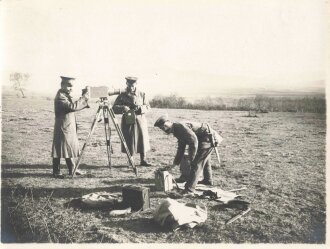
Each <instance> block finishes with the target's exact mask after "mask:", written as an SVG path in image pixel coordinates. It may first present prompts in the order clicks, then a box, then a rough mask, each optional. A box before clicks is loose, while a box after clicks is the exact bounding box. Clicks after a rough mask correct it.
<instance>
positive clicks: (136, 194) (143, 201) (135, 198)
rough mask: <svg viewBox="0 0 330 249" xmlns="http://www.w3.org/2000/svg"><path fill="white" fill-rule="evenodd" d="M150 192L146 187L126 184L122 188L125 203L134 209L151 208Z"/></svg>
mask: <svg viewBox="0 0 330 249" xmlns="http://www.w3.org/2000/svg"><path fill="white" fill-rule="evenodd" d="M149 192H150V190H149V188H146V187H141V186H133V185H126V186H124V187H123V189H122V194H123V205H124V206H125V207H131V208H132V211H139V210H146V209H148V208H150V199H149Z"/></svg>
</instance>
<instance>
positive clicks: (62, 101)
mask: <svg viewBox="0 0 330 249" xmlns="http://www.w3.org/2000/svg"><path fill="white" fill-rule="evenodd" d="M55 104H56V105H57V109H60V110H62V111H64V112H75V111H80V110H82V109H84V108H86V107H87V106H88V97H86V96H84V95H83V96H82V97H80V98H79V99H78V100H76V101H75V102H71V101H69V99H68V98H67V97H66V96H65V95H63V94H60V95H59V96H58V98H57V99H56V102H55Z"/></svg>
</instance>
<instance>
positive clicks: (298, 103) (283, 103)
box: [150, 94, 326, 113]
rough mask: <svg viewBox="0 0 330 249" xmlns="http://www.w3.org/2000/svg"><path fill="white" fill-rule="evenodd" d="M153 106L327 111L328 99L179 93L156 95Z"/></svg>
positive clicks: (200, 108) (264, 110)
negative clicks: (231, 98)
mask: <svg viewBox="0 0 330 249" xmlns="http://www.w3.org/2000/svg"><path fill="white" fill-rule="evenodd" d="M150 105H151V107H154V108H169V109H197V110H231V111H256V112H311V113H325V112H326V100H325V97H323V96H301V97H269V96H265V95H256V96H255V97H244V98H239V99H235V101H232V103H227V104H226V103H225V102H224V101H223V99H222V98H221V97H203V98H200V99H196V100H194V101H187V100H186V99H185V98H184V97H181V96H178V95H177V94H171V95H166V96H165V95H156V96H155V97H154V98H152V99H151V100H150Z"/></svg>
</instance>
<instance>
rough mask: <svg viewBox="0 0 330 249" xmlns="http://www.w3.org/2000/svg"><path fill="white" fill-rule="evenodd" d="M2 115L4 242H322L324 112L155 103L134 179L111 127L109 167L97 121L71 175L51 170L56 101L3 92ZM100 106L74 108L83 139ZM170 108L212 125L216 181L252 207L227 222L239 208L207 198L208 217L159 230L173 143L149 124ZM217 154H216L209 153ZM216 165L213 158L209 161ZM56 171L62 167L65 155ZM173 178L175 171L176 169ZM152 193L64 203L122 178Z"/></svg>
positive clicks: (112, 186)
mask: <svg viewBox="0 0 330 249" xmlns="http://www.w3.org/2000/svg"><path fill="white" fill-rule="evenodd" d="M2 104H3V112H2V124H3V127H2V166H1V167H2V168H1V172H2V208H1V211H2V229H1V230H2V241H3V242H6V241H7V242H9V241H10V239H11V238H12V239H16V240H17V241H18V242H61V243H70V242H77V243H80V242H85V243H89V242H103V243H117V242H118V243H127V242H132V243H140V242H143V243H244V242H249V243H261V242H263V243H324V242H325V210H326V209H325V207H326V205H325V192H326V191H325V135H326V134H325V131H326V122H325V115H320V114H303V113H267V114H259V115H258V117H257V118H247V117H245V116H246V115H247V113H246V112H226V111H196V110H161V109H154V110H152V111H151V112H150V113H149V114H148V120H149V132H150V137H151V146H152V151H151V152H150V153H149V154H148V158H149V161H151V162H152V163H153V164H154V165H155V166H154V167H139V175H138V177H135V175H134V173H133V171H132V169H131V168H128V167H127V159H126V156H125V154H121V153H120V144H119V139H118V136H117V134H116V133H115V130H114V129H113V136H112V138H113V141H112V146H113V152H114V154H113V156H112V165H113V167H112V170H111V171H110V170H109V168H108V167H107V156H106V147H105V139H104V128H103V126H102V123H100V124H99V125H98V127H97V130H96V131H95V134H94V136H93V137H92V141H91V144H90V146H88V147H87V150H86V153H85V154H84V158H83V161H82V165H81V168H82V169H83V170H86V171H87V172H88V173H89V174H88V175H87V176H84V177H77V178H74V179H73V180H72V179H63V180H60V179H53V178H52V177H51V172H52V166H51V158H50V151H51V143H52V135H53V134H52V132H53V125H54V113H53V101H52V100H47V99H41V98H33V99H31V98H25V99H16V98H12V97H4V98H3V101H2ZM96 109H97V105H96V104H93V105H92V108H90V109H88V110H84V111H82V112H79V113H77V119H78V122H79V128H80V129H79V131H78V132H79V138H80V139H81V141H80V142H81V146H82V144H83V142H84V139H85V137H86V136H87V134H88V132H89V129H90V125H91V121H92V119H93V117H94V114H95V112H96ZM165 111H167V112H168V113H169V116H170V117H172V118H173V119H174V120H183V119H186V120H195V121H202V122H209V123H210V125H211V126H212V127H214V128H215V129H216V130H219V131H220V130H221V131H222V135H223V137H224V141H223V144H222V146H221V148H220V154H221V157H222V165H221V168H218V169H214V172H213V173H214V178H215V181H216V183H217V184H218V185H219V186H221V187H222V188H223V189H225V190H229V189H235V188H240V187H244V186H245V187H247V190H244V191H242V192H241V193H242V194H244V195H246V198H245V199H246V200H248V201H250V202H251V208H252V210H251V211H250V212H249V213H248V214H247V215H246V216H244V217H242V218H241V219H239V220H237V221H235V222H233V223H232V224H230V225H227V226H226V225H225V222H226V221H227V220H229V219H230V218H231V217H232V216H233V215H235V214H237V213H238V212H239V210H237V209H235V208H232V207H225V206H221V205H220V204H219V203H217V202H214V201H205V200H202V199H192V200H191V199H183V201H186V202H188V201H189V202H195V203H200V204H201V203H205V204H206V205H207V208H208V219H207V221H206V222H205V223H204V224H202V225H201V226H200V227H196V228H194V229H188V230H185V231H177V232H170V231H166V230H163V229H162V228H160V227H159V226H158V225H157V224H155V223H154V221H153V219H152V210H154V209H155V208H156V206H157V205H158V203H159V202H160V201H161V200H162V199H164V198H166V197H167V195H166V194H165V193H162V192H157V191H155V189H154V170H156V169H157V168H158V167H160V166H165V165H168V164H169V163H170V162H172V160H173V156H174V153H175V148H176V140H175V138H173V137H172V136H167V135H165V134H163V133H162V132H161V131H160V130H158V129H156V128H154V127H152V125H153V122H154V121H155V119H156V118H157V117H158V116H159V115H160V114H162V113H164V112H165ZM212 156H214V155H212ZM213 159H214V160H213V161H214V162H216V158H215V156H214V158H213ZM62 164H63V165H62V168H63V173H67V169H66V168H65V165H64V162H62ZM175 172H176V175H177V176H178V175H179V171H178V169H175ZM128 183H132V184H137V185H143V186H146V187H149V188H150V190H151V194H150V198H151V210H149V211H144V212H140V213H133V214H131V215H128V216H125V217H110V216H109V211H107V210H80V209H74V208H72V207H67V206H66V205H65V203H67V202H68V201H70V200H72V199H73V198H77V197H81V196H82V195H83V194H88V193H92V192H96V191H107V192H110V193H121V188H122V186H123V185H124V184H128Z"/></svg>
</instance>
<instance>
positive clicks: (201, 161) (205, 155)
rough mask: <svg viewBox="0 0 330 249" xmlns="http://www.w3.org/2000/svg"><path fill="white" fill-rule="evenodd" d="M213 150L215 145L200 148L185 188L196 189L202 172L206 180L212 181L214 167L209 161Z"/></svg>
mask: <svg viewBox="0 0 330 249" xmlns="http://www.w3.org/2000/svg"><path fill="white" fill-rule="evenodd" d="M212 150H213V147H209V148H198V150H197V154H196V156H195V159H194V160H193V161H192V163H191V170H190V176H189V179H188V181H187V183H186V185H185V189H188V190H190V191H194V190H195V188H196V185H197V183H198V179H199V176H200V174H201V173H202V172H203V174H204V180H207V181H212V167H211V163H210V162H209V161H210V155H211V152H212Z"/></svg>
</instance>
